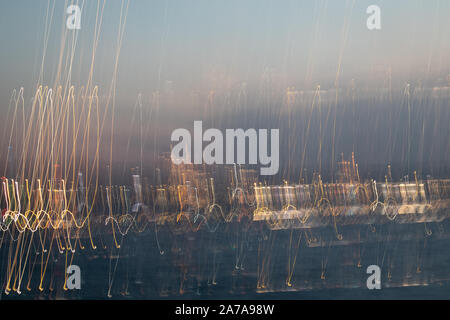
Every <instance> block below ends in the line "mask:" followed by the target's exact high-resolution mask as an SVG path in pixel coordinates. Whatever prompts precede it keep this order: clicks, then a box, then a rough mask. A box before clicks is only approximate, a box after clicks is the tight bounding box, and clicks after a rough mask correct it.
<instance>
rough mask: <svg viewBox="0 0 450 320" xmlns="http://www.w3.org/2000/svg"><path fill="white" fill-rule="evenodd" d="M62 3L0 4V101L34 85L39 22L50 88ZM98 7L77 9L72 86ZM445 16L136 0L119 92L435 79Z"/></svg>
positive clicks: (103, 54) (444, 51)
mask: <svg viewBox="0 0 450 320" xmlns="http://www.w3.org/2000/svg"><path fill="white" fill-rule="evenodd" d="M100 3H101V4H102V3H103V2H100ZM80 4H83V1H80ZM370 4H376V5H379V6H380V8H381V21H382V29H381V30H379V31H369V30H367V28H366V19H367V14H366V12H365V11H366V8H367V6H369V5H370ZM66 6H67V1H56V2H55V1H47V0H45V1H44V0H17V1H9V2H6V1H3V2H2V3H1V4H0V8H1V10H0V39H1V49H0V74H1V76H0V101H1V102H2V105H4V103H5V101H6V102H7V101H9V94H10V92H11V91H12V90H13V89H14V88H17V87H20V86H25V88H34V86H35V85H36V81H37V79H38V75H39V70H40V64H41V61H42V56H43V52H44V48H45V46H44V33H45V30H46V25H47V27H48V30H49V42H48V45H47V47H46V59H45V60H44V83H46V84H50V85H51V84H52V83H53V80H54V76H55V70H56V65H57V61H58V57H59V55H60V40H61V31H62V30H64V24H65V19H66V18H67V15H66V14H65V7H66ZM48 8H50V13H53V19H52V22H51V24H50V22H49V20H48V19H47V20H46V12H47V9H48ZM96 8H97V1H92V0H88V1H85V2H84V8H83V12H82V19H81V30H79V31H78V41H77V47H76V50H75V58H74V64H73V70H74V71H73V78H72V80H73V83H74V84H75V85H81V84H82V83H84V82H85V79H86V74H87V67H88V66H89V63H90V54H91V50H92V39H93V32H94V22H95V15H96ZM120 8H121V1H107V2H106V5H105V11H104V14H103V25H102V29H101V34H100V40H99V46H98V51H97V60H96V64H95V72H94V82H95V83H96V84H99V85H100V86H105V87H107V86H108V85H109V83H110V80H111V75H112V70H113V62H114V55H115V49H116V48H117V42H116V38H117V32H118V25H119V18H120ZM449 13H450V3H449V2H448V1H437V0H431V1H430V0H415V1H410V0H398V1H375V0H371V1H365V0H358V1H334V0H333V1H331V0H329V1H324V0H322V1H320V0H318V1H312V0H308V1H300V0H281V1H280V0H276V1H275V0H228V1H224V0H221V1H219V0H183V1H181V0H158V1H156V0H152V1H147V0H145V1H144V0H133V1H131V2H130V6H129V10H128V15H127V23H126V27H125V34H124V40H123V43H122V48H121V55H120V60H119V63H120V64H119V75H118V85H119V87H120V89H119V91H118V94H119V95H120V96H122V97H123V99H127V97H128V95H129V97H130V99H131V100H134V99H135V97H136V94H137V93H138V92H151V91H153V90H156V89H157V88H161V86H162V85H163V84H164V83H166V81H172V83H173V86H174V88H175V89H180V90H181V89H186V90H208V89H209V88H210V87H212V86H213V87H220V86H229V85H230V83H240V82H247V83H249V84H252V83H258V81H259V80H260V79H261V77H262V75H263V74H264V73H265V72H266V71H267V70H270V72H271V73H273V74H274V77H275V78H276V79H277V81H280V85H281V86H288V85H293V86H296V87H305V88H306V89H308V88H313V87H314V86H315V85H316V84H319V83H320V84H322V85H323V86H327V85H328V86H331V85H332V84H333V82H334V80H335V79H336V74H337V71H338V70H339V71H340V73H339V74H340V77H339V81H340V83H342V84H345V83H347V82H348V81H349V80H350V79H352V78H356V79H360V81H363V82H364V81H365V82H367V81H370V80H371V77H372V76H373V73H371V71H372V70H374V68H375V69H382V70H383V69H384V68H389V67H390V68H392V70H393V71H392V72H393V75H394V77H397V78H399V79H402V81H403V80H404V81H409V80H411V79H419V78H420V79H421V80H427V79H434V78H436V77H437V78H439V77H443V76H445V75H446V74H448V73H450V69H449V61H450V37H449V36H448V35H449V34H450V19H448V16H449ZM71 32H73V31H71ZM344 35H347V37H344ZM66 53H67V52H66ZM339 66H340V67H339Z"/></svg>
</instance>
